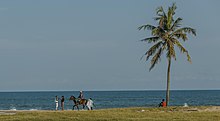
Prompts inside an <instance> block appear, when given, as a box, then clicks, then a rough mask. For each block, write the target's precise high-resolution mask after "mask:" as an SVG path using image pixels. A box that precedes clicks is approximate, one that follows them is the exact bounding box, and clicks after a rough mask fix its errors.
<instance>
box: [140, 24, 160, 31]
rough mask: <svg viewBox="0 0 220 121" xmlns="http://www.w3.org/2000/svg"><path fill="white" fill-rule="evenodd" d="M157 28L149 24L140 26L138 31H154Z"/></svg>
mask: <svg viewBox="0 0 220 121" xmlns="http://www.w3.org/2000/svg"><path fill="white" fill-rule="evenodd" d="M155 28H156V27H155V26H153V25H149V24H147V25H142V26H140V27H138V30H142V29H143V30H145V29H147V30H153V29H155Z"/></svg>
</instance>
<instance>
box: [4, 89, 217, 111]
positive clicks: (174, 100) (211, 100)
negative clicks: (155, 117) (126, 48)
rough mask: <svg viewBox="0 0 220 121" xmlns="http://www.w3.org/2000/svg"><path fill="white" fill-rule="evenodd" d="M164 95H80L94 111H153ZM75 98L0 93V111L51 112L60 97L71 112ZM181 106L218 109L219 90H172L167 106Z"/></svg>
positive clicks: (110, 92) (104, 92) (44, 93)
mask: <svg viewBox="0 0 220 121" xmlns="http://www.w3.org/2000/svg"><path fill="white" fill-rule="evenodd" d="M165 93H166V92H165V91H84V97H85V98H87V99H88V98H92V99H93V101H94V103H95V106H96V107H95V109H106V108H124V107H157V106H158V104H159V103H160V102H161V100H162V99H164V98H165ZM78 94H79V92H76V91H52V92H49V91H45V92H0V110H54V109H55V102H54V100H55V96H56V95H57V96H58V97H59V98H61V96H64V97H65V110H71V109H72V107H73V101H69V97H70V96H71V95H74V96H75V97H77V96H78ZM59 101H60V100H59ZM185 104H187V105H188V106H198V105H202V106H220V90H193V91H191V90H187V91H184V90H181V91H173V90H172V91H171V92H170V105H172V106H184V105H185ZM59 106H60V102H59ZM80 108H82V107H80ZM59 109H60V107H59Z"/></svg>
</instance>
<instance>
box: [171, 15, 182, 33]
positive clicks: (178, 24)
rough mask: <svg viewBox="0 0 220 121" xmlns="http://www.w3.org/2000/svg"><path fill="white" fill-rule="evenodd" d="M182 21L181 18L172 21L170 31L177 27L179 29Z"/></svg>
mask: <svg viewBox="0 0 220 121" xmlns="http://www.w3.org/2000/svg"><path fill="white" fill-rule="evenodd" d="M182 20H183V19H182V18H177V19H176V20H175V21H174V23H173V26H172V27H171V30H172V31H174V30H175V29H177V28H178V27H180V25H181V21H182Z"/></svg>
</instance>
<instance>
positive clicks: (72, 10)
mask: <svg viewBox="0 0 220 121" xmlns="http://www.w3.org/2000/svg"><path fill="white" fill-rule="evenodd" d="M173 2H175V3H176V5H177V10H176V14H175V18H177V17H182V18H183V23H182V26H183V27H187V26H190V27H192V28H195V29H196V31H197V36H196V37H194V36H191V35H189V40H188V41H187V42H184V43H183V45H184V46H185V47H186V48H187V49H188V51H189V54H190V55H191V57H192V64H190V63H188V62H187V59H186V56H185V55H184V54H181V53H180V51H179V50H176V52H177V60H176V61H172V65H171V89H172V90H197V89H198V90H209V89H211V90H213V89H220V69H219V65H220V64H219V62H220V56H219V45H220V41H219V36H218V35H220V31H219V27H220V25H219V21H220V16H219V11H220V8H219V6H218V5H219V4H220V1H219V0H184V1H183V0H176V1H172V0H171V1H163V0H157V1H156V0H19V1H8V0H1V1H0V91H50V90H54V91H55V90H58V91H64V90H70V91H78V90H87V91H102V90H165V89H166V71H167V59H166V58H165V56H162V59H161V62H160V63H159V64H157V65H156V66H155V68H154V69H153V70H152V71H149V67H150V62H145V60H144V59H142V60H140V58H141V57H142V56H143V54H144V53H145V52H146V51H147V50H148V49H149V47H150V45H149V44H147V43H144V42H140V41H139V40H141V39H143V38H145V37H149V36H150V31H138V29H137V28H138V27H139V26H141V25H143V24H153V25H156V22H155V21H154V20H153V17H155V9H156V8H157V7H159V6H163V7H164V8H165V10H167V7H168V6H171V5H172V3H173Z"/></svg>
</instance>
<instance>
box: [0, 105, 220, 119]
mask: <svg viewBox="0 0 220 121" xmlns="http://www.w3.org/2000/svg"><path fill="white" fill-rule="evenodd" d="M201 117H202V119H201ZM0 120H3V121H4V120H7V121H23V120H34V121H45V120H50V121H60V120H66V121H67V120H78V121H97V120H99V121H100V120H105V121H111V120H121V121H136V120H138V121H152V120H157V121H172V120H175V121H182V120H190V121H218V120H220V106H192V107H191V106H190V107H182V106H171V107H165V108H162V107H160V108H159V107H157V108H156V107H154V108H152V107H132V108H111V109H110V108H109V109H97V110H93V111H88V110H80V111H78V110H74V111H72V110H64V111H61V110H58V111H55V110H16V111H12V110H0Z"/></svg>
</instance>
